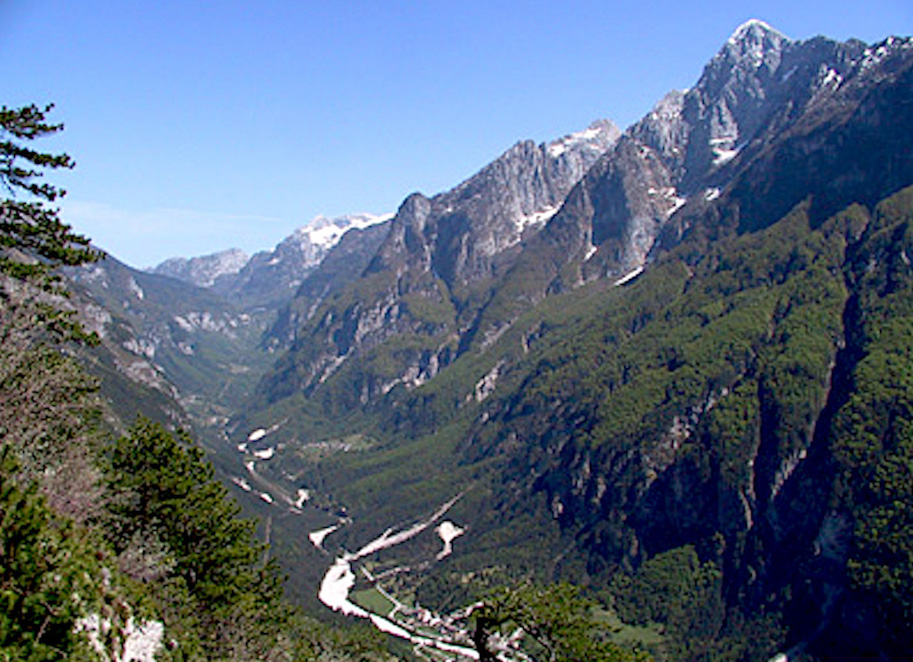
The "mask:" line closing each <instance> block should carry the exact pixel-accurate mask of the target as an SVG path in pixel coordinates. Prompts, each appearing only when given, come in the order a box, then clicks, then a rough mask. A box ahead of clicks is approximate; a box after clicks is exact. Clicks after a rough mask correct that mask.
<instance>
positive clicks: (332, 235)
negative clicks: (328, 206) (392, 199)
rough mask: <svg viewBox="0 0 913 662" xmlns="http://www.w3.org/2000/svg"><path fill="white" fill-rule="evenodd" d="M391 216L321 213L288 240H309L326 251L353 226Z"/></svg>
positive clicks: (356, 226)
mask: <svg viewBox="0 0 913 662" xmlns="http://www.w3.org/2000/svg"><path fill="white" fill-rule="evenodd" d="M391 218H393V214H381V215H377V214H346V215H345V216H337V217H335V218H327V217H326V216H323V215H320V216H316V217H315V218H314V219H313V220H312V221H311V222H310V223H308V224H306V225H303V226H301V227H300V228H298V229H297V230H295V233H294V234H293V235H292V236H291V237H289V238H288V240H292V239H295V240H298V241H307V242H309V243H310V244H311V245H312V246H317V247H320V248H321V249H323V251H324V252H325V251H328V250H330V249H331V248H332V247H333V246H335V245H336V244H337V243H339V240H340V239H342V235H344V234H345V233H346V232H348V231H349V230H351V229H352V228H358V229H363V228H367V227H370V226H372V225H376V224H378V223H383V222H384V221H387V220H389V219H391ZM288 240H287V241H288Z"/></svg>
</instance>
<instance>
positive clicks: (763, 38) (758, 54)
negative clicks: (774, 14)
mask: <svg viewBox="0 0 913 662" xmlns="http://www.w3.org/2000/svg"><path fill="white" fill-rule="evenodd" d="M789 43H792V40H791V39H790V38H789V37H787V36H786V35H784V34H783V33H782V32H780V31H779V30H776V29H774V28H772V27H770V25H768V24H767V23H765V22H764V21H762V20H759V19H757V18H752V19H749V20H747V21H745V22H744V23H742V25H740V26H739V27H737V28H736V29H735V32H733V33H732V35H731V36H730V37H729V39H728V40H727V41H726V44H725V45H724V46H723V49H722V51H721V52H725V53H726V54H727V55H730V56H733V57H737V58H739V59H743V58H751V59H752V60H753V61H755V62H760V61H763V59H764V57H765V55H767V54H768V53H771V52H774V53H775V52H779V51H782V50H783V47H784V45H786V44H789Z"/></svg>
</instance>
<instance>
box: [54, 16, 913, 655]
mask: <svg viewBox="0 0 913 662" xmlns="http://www.w3.org/2000/svg"><path fill="white" fill-rule="evenodd" d="M911 129H913V39H910V38H898V37H890V38H887V39H886V40H884V41H883V42H881V43H878V44H873V45H867V44H864V43H862V42H860V41H856V40H850V41H847V42H840V41H836V40H833V39H829V38H826V37H815V38H812V39H808V40H804V41H795V40H792V39H789V38H787V37H786V36H784V35H783V34H781V33H780V32H778V31H777V30H775V29H774V28H772V27H770V26H769V25H767V24H765V23H763V22H761V21H749V22H748V23H746V24H744V25H742V26H740V27H739V28H738V29H737V30H736V31H735V32H734V33H733V35H732V36H731V37H730V38H729V40H728V41H727V42H726V43H725V44H724V45H723V46H722V48H721V49H720V50H719V51H718V53H717V54H716V55H715V56H714V57H713V58H712V59H711V60H710V62H708V64H707V65H706V67H705V68H704V70H703V72H702V73H701V74H700V76H699V78H698V80H697V82H696V83H695V85H694V86H693V87H691V88H689V89H687V90H683V91H672V92H670V93H669V94H667V95H666V96H665V97H664V98H663V99H661V100H660V101H659V102H658V103H657V104H656V106H655V107H654V108H653V109H652V110H651V111H650V112H649V113H648V114H647V115H645V116H644V117H643V118H642V119H641V120H640V121H638V122H636V123H635V124H633V125H631V126H630V127H628V128H627V129H625V130H624V131H620V130H619V129H618V128H617V127H616V126H615V125H614V124H612V123H611V122H609V121H607V120H600V121H598V122H595V123H593V124H592V125H591V126H589V127H588V128H586V129H584V130H582V131H579V132H577V133H571V134H569V135H567V136H565V137H563V138H560V139H558V140H554V141H551V142H547V143H543V144H536V143H535V142H532V141H524V142H519V143H517V144H516V145H514V146H513V147H511V148H510V149H508V150H507V151H506V152H504V153H503V154H502V155H501V156H499V157H498V158H497V159H495V160H494V161H492V162H491V163H490V164H488V165H487V166H485V167H484V168H482V169H481V170H480V171H479V172H478V173H477V174H476V175H474V176H472V177H470V178H469V179H467V180H466V181H465V182H463V183H461V184H458V185H457V186H455V187H454V188H452V189H450V190H448V191H445V192H442V193H438V194H437V195H433V196H431V197H428V196H426V195H423V194H421V193H415V194H413V195H411V196H409V197H408V198H407V199H406V200H405V201H403V203H402V204H401V206H400V207H399V209H398V210H397V212H396V213H395V214H394V215H392V216H371V215H360V216H351V217H344V218H341V219H334V220H327V219H319V220H318V221H315V222H314V223H312V224H311V225H309V226H305V228H304V229H302V230H299V231H297V232H296V233H295V234H294V235H292V236H291V237H289V238H288V239H286V240H285V241H283V242H282V243H280V244H279V245H278V246H277V247H276V248H275V250H273V251H268V252H264V253H259V254H257V255H255V256H253V257H251V258H247V257H246V256H244V255H243V254H241V253H239V252H237V251H231V252H227V253H223V254H216V255H214V256H208V257H205V258H193V259H190V260H172V261H168V262H166V263H163V264H162V265H159V266H158V267H156V268H155V269H154V272H155V273H154V274H144V273H142V272H137V271H134V270H131V269H130V268H129V267H126V266H124V265H120V264H119V263H117V262H116V260H114V259H113V258H108V259H107V260H106V261H104V262H102V263H100V264H98V265H95V266H91V267H88V268H83V269H82V270H81V271H75V272H74V273H73V275H72V279H73V281H74V282H75V283H76V284H77V286H78V287H79V288H81V291H82V292H83V295H82V296H84V297H86V298H87V300H88V301H90V302H91V303H92V305H93V306H95V308H91V310H95V311H96V315H95V318H96V321H97V323H96V326H97V327H98V328H99V330H100V331H101V332H102V335H103V336H104V337H105V338H106V340H107V341H108V344H109V345H110V346H111V347H114V346H116V347H117V352H120V355H123V353H124V352H127V353H128V354H132V355H133V356H134V357H136V360H137V361H140V360H142V361H145V362H146V363H147V364H148V365H149V366H150V369H152V370H153V371H154V372H155V373H156V374H157V375H159V376H160V378H161V379H162V380H167V381H169V382H170V383H171V384H172V386H173V389H174V391H173V395H174V398H175V400H176V401H179V402H181V403H182V404H184V405H185V408H186V409H188V411H190V413H191V415H192V418H193V420H194V422H195V424H196V425H197V426H198V427H199V429H200V430H201V431H202V434H203V437H204V438H205V439H206V444H207V447H208V448H209V450H211V451H212V456H213V458H214V461H215V463H216V465H217V467H219V469H220V471H222V472H223V475H224V478H225V479H226V481H230V482H231V484H232V485H234V486H235V488H236V492H237V494H238V496H239V498H240V499H242V500H244V503H245V504H246V507H247V508H249V509H250V510H251V512H255V513H258V514H259V515H261V516H262V517H263V518H264V519H265V520H266V519H268V521H269V522H270V526H271V529H270V530H271V535H272V540H273V541H274V545H275V547H276V549H277V554H278V555H279V557H280V558H282V559H284V560H285V563H287V567H289V568H290V569H291V568H292V567H294V569H295V577H294V578H293V579H292V580H291V582H290V587H291V589H292V591H293V592H295V593H296V594H297V595H305V594H306V593H307V591H308V590H309V588H310V590H312V589H313V583H312V582H315V581H319V579H318V577H319V574H320V572H322V568H321V567H320V565H319V564H320V559H321V558H322V556H321V555H320V554H319V553H318V552H316V551H315V550H314V549H312V546H311V545H310V544H309V543H301V542H300V541H302V540H307V536H308V534H309V533H312V532H313V530H314V528H315V527H316V526H317V525H318V524H320V525H325V526H330V525H333V526H337V527H340V528H339V530H338V531H336V532H335V533H334V534H333V537H334V539H336V540H338V544H339V545H340V546H342V548H348V549H351V548H354V546H355V545H358V544H359V542H358V541H360V540H364V539H365V537H366V536H368V535H370V534H371V533H372V532H376V531H378V530H384V529H388V528H389V527H394V526H397V525H400V524H402V523H403V522H410V521H415V520H417V519H418V518H419V517H420V516H421V515H424V514H426V513H431V512H434V511H435V510H436V509H437V508H438V507H440V505H441V504H444V503H451V501H452V500H454V499H455V501H453V505H452V508H451V510H450V513H449V516H451V517H452V518H454V520H455V521H458V522H459V523H460V525H461V527H462V530H464V531H465V532H464V533H463V535H462V536H461V537H460V538H459V539H457V540H455V541H454V542H453V548H452V553H451V554H448V555H447V556H446V558H443V559H438V560H437V561H436V562H434V563H430V564H429V563H425V564H422V563H419V561H418V559H421V558H427V557H428V556H429V549H430V547H431V546H433V544H435V543H434V542H433V541H431V542H420V541H419V542H415V543H414V544H411V546H404V547H403V548H402V549H399V548H397V552H396V553H392V552H391V553H389V555H388V556H386V557H384V558H383V559H382V560H381V561H380V562H379V563H378V565H377V566H376V567H374V568H373V569H372V572H374V573H375V574H378V573H382V572H383V570H385V569H390V570H393V569H395V568H399V567H401V566H404V565H411V566H413V567H421V568H422V571H421V572H417V573H412V574H410V573H400V574H395V575H394V576H395V579H393V580H391V584H389V585H388V586H387V587H386V588H388V589H390V590H393V589H396V590H398V591H406V592H408V593H409V594H410V595H412V596H413V597H414V598H415V599H416V600H418V601H420V602H421V603H423V604H426V605H429V606H433V607H435V608H436V609H439V610H444V609H448V608H451V609H452V608H456V607H459V606H465V604H469V603H471V602H472V601H473V600H474V599H475V598H476V597H477V596H478V595H479V594H480V592H483V591H484V590H485V589H486V587H487V586H488V582H490V581H491V578H493V577H502V578H503V577H513V578H516V577H518V576H521V575H525V574H532V575H533V576H535V578H537V579H540V580H557V579H562V580H569V581H573V582H575V583H578V584H580V585H582V586H586V587H588V590H590V591H591V592H592V593H593V594H594V595H596V596H599V597H600V599H603V601H604V602H606V603H607V604H611V605H612V608H613V613H614V614H615V615H617V616H618V617H619V618H621V620H622V621H623V622H624V624H625V628H626V629H624V630H623V633H624V636H634V637H635V639H636V640H637V641H638V642H639V644H640V645H641V646H642V647H644V648H645V649H647V650H648V651H649V652H650V653H651V654H653V656H654V657H656V658H657V659H669V660H672V659H676V660H680V659H687V660H723V659H744V660H749V659H772V658H773V657H774V656H776V655H783V656H784V658H782V659H790V660H792V659H821V660H831V659H833V660H837V659H847V657H848V656H853V657H859V658H861V659H901V658H902V657H903V655H905V650H906V648H905V646H906V642H908V641H909V639H910V637H911V635H913V632H911V630H910V620H909V613H910V610H911V609H913V602H911V599H910V586H911V585H913V584H911V581H913V565H911V561H910V559H911V558H913V551H911V550H913V545H911V543H910V540H913V519H911V518H910V516H909V514H908V512H907V508H906V505H904V504H906V503H908V500H909V498H910V497H911V496H913V494H911V487H910V485H913V483H911V482H910V478H911V471H913V469H911V467H913V442H911V439H913V437H911V436H910V431H911V430H913V390H911V383H913V382H911V381H910V378H911V377H910V376H911V375H913V357H911V356H910V355H909V351H908V348H909V347H910V338H911V337H913V336H911V333H913V331H911V329H913V273H911V270H910V257H909V256H910V255H913V225H911V224H913V189H911V188H910V187H911V186H913V156H911V155H913V144H911V141H913V138H911V136H913V131H911ZM140 292H141V293H142V294H140ZM83 309H84V310H88V309H87V308H86V307H85V306H83ZM98 311H106V312H101V313H99V312H98ZM115 328H118V329H120V331H118V332H116V333H115V332H114V329H115ZM102 346H103V347H105V346H106V345H105V343H103V345H102ZM111 351H113V350H111ZM117 365H118V366H121V368H123V365H126V364H125V362H124V361H123V360H121V362H120V363H118V364H117ZM115 372H116V371H115ZM124 372H129V371H128V370H125V369H121V370H120V373H121V374H122V375H123V373H124ZM128 376H129V375H128ZM166 390H167V389H166ZM156 406H158V405H156ZM280 494H284V495H296V494H299V495H300V494H305V495H307V498H306V499H304V497H299V498H298V499H297V500H295V499H289V502H288V503H285V502H283V501H282V500H281V499H278V498H275V495H280ZM264 495H266V497H269V498H266V497H264ZM270 495H274V496H270ZM258 496H259V498H258ZM302 499H303V500H302ZM305 502H307V506H305ZM290 509H295V510H297V511H298V512H294V513H293V511H292V510H290ZM300 512H303V513H304V514H303V515H301V516H299V513H300ZM290 513H293V514H290ZM334 531H335V529H334ZM430 556H432V557H433V553H431V554H430ZM302 559H304V560H305V561H304V562H303V561H302ZM305 562H306V563H307V564H313V565H314V566H315V567H314V568H312V569H311V570H305V571H302V570H301V567H302V565H303V564H304V563H305ZM311 599H313V595H312V596H311ZM302 600H306V598H302ZM633 626H636V627H637V628H640V630H632V629H631V627H633ZM634 631H636V632H638V633H639V634H637V635H636V636H635V635H632V634H631V632H634ZM637 637H639V639H638V638H637Z"/></svg>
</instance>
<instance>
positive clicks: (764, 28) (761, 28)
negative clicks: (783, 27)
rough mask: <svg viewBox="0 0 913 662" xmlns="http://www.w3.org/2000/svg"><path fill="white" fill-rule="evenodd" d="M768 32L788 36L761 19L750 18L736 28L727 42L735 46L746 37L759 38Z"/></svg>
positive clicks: (783, 36)
mask: <svg viewBox="0 0 913 662" xmlns="http://www.w3.org/2000/svg"><path fill="white" fill-rule="evenodd" d="M767 34H776V35H779V36H780V37H782V38H787V37H785V35H784V34H783V33H782V32H780V31H779V30H777V29H776V28H773V27H771V26H770V25H769V24H768V23H765V22H764V21H762V20H761V19H759V18H750V19H748V20H747V21H745V22H744V23H742V25H740V26H739V27H737V28H736V29H735V31H734V32H733V33H732V35H730V37H729V40H728V41H727V42H726V43H727V44H729V45H730V46H735V45H736V44H738V43H740V42H742V41H745V40H746V39H757V38H759V37H763V36H764V35H767Z"/></svg>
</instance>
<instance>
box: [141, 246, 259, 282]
mask: <svg viewBox="0 0 913 662" xmlns="http://www.w3.org/2000/svg"><path fill="white" fill-rule="evenodd" d="M249 259H250V257H249V256H248V255H247V253H245V252H244V251H242V250H240V249H238V248H230V249H228V250H226V251H220V252H218V253H212V254H211V255H203V256H200V257H191V258H186V257H173V258H170V259H168V260H165V261H164V262H162V263H161V264H159V265H157V266H155V267H153V268H152V269H149V272H150V273H154V274H158V275H160V276H170V277H171V278H177V279H178V280H183V281H184V282H187V283H191V284H193V285H196V286H197V287H212V285H213V284H214V283H215V282H216V279H217V278H219V277H220V276H224V275H226V274H236V273H238V272H239V271H241V268H242V267H243V266H244V265H245V264H247V261H248V260H249Z"/></svg>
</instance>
